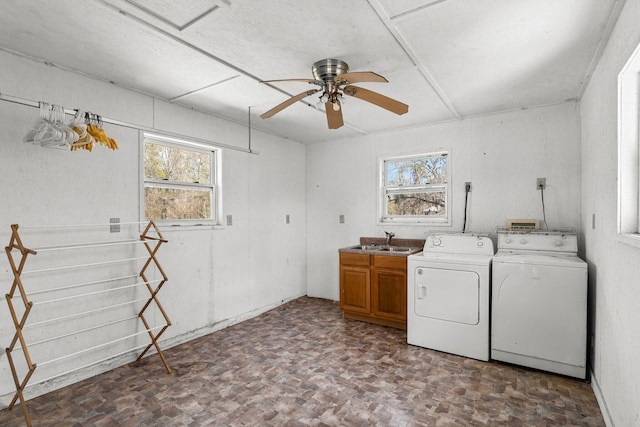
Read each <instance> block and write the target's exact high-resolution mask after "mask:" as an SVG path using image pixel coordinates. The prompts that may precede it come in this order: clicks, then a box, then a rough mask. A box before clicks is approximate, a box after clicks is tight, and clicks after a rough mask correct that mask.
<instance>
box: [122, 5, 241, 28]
mask: <svg viewBox="0 0 640 427" xmlns="http://www.w3.org/2000/svg"><path fill="white" fill-rule="evenodd" d="M124 1H125V2H127V3H129V4H130V5H131V6H133V7H135V8H136V9H138V10H140V11H141V12H144V13H146V14H147V15H150V16H153V17H154V18H156V19H158V20H159V21H162V22H164V23H165V24H167V25H169V26H171V27H173V28H175V29H176V30H178V31H183V30H185V29H187V28H189V27H190V26H192V25H193V24H195V23H196V22H198V21H200V20H201V19H202V18H204V17H206V16H207V15H209V14H211V13H213V12H215V11H216V10H218V9H220V6H219V5H217V4H216V5H215V6H213V7H211V8H210V9H208V10H206V11H205V12H202V13H201V14H200V15H198V16H196V17H195V18H193V19H191V20H190V21H188V22H187V23H186V24H184V25H182V26H180V25H178V24H176V23H175V22H173V21H171V20H170V19H168V18H165V17H164V16H162V15H160V14H159V13H156V12H155V11H153V10H151V9H149V8H147V7H144V6H143V5H141V4H140V3H138V2H137V1H135V0H124ZM224 4H226V5H227V6H231V3H229V2H226V1H225V2H224Z"/></svg>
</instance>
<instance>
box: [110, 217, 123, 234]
mask: <svg viewBox="0 0 640 427" xmlns="http://www.w3.org/2000/svg"><path fill="white" fill-rule="evenodd" d="M109 224H111V225H110V228H109V231H111V232H112V233H119V232H120V218H109Z"/></svg>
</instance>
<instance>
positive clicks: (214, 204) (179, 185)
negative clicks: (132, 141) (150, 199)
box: [139, 131, 223, 227]
mask: <svg viewBox="0 0 640 427" xmlns="http://www.w3.org/2000/svg"><path fill="white" fill-rule="evenodd" d="M139 137H140V144H139V145H140V213H139V215H140V221H148V219H147V218H146V217H145V189H146V188H147V187H148V186H153V187H161V188H174V189H182V190H188V189H193V190H202V189H210V191H211V218H210V219H197V218H196V219H154V220H153V221H154V222H155V223H156V225H158V226H159V227H202V226H210V227H218V226H221V225H222V222H221V221H222V217H223V213H222V212H223V211H222V173H221V170H222V169H221V164H222V150H221V149H220V148H219V147H215V146H211V145H206V144H202V143H198V142H194V141H190V140H187V139H182V138H175V137H171V136H167V135H162V134H157V133H152V132H146V131H140V134H139ZM147 141H148V142H151V143H155V144H160V145H164V146H168V147H174V148H178V149H184V150H189V151H197V152H202V153H207V154H209V159H210V162H211V164H210V182H209V183H189V182H180V181H167V180H162V179H156V178H147V177H146V176H145V171H144V166H145V143H146V142H147Z"/></svg>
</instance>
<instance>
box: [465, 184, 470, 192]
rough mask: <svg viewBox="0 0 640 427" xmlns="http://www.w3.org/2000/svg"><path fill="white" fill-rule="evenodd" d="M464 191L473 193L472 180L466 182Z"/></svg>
mask: <svg viewBox="0 0 640 427" xmlns="http://www.w3.org/2000/svg"><path fill="white" fill-rule="evenodd" d="M464 191H467V192H469V193H471V182H465V183H464Z"/></svg>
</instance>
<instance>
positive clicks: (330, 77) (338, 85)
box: [260, 59, 409, 129]
mask: <svg viewBox="0 0 640 427" xmlns="http://www.w3.org/2000/svg"><path fill="white" fill-rule="evenodd" d="M311 72H312V74H313V79H282V80H264V81H261V82H260V83H274V82H307V83H309V84H314V85H317V86H320V88H319V89H311V90H306V91H304V92H302V93H299V94H298V95H295V96H292V97H291V98H289V99H287V100H286V101H284V102H282V103H280V104H278V105H276V106H275V107H273V108H272V109H270V110H269V111H267V112H266V113H264V114H262V115H260V117H262V118H263V119H268V118H269V117H271V116H273V115H274V114H276V113H278V112H280V111H282V110H284V109H285V108H287V107H288V106H290V105H292V104H294V103H295V102H297V101H300V100H301V99H302V98H305V97H307V96H311V95H313V94H314V93H317V92H320V91H322V95H321V96H320V101H319V104H320V105H322V103H324V106H325V111H326V113H327V123H328V125H329V129H338V128H339V127H341V126H342V125H344V121H343V119H342V105H341V103H340V100H341V99H342V100H343V102H344V98H343V95H348V96H353V97H354V98H359V99H362V100H363V101H367V102H370V103H372V104H375V105H377V106H378V107H382V108H384V109H385V110H389V111H391V112H393V113H396V114H404V113H406V112H407V111H409V106H408V105H407V104H403V103H402V102H399V101H396V100H395V99H391V98H389V97H387V96H384V95H382V94H380V93H378V92H374V91H371V90H368V89H364V88H361V87H358V86H353V85H352V83H360V82H379V83H388V80H387V79H385V78H384V77H382V76H381V75H379V74H376V73H374V72H372V71H355V72H351V73H350V72H349V65H347V63H346V62H344V61H341V60H339V59H323V60H321V61H318V62H316V63H314V64H313V67H311Z"/></svg>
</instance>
